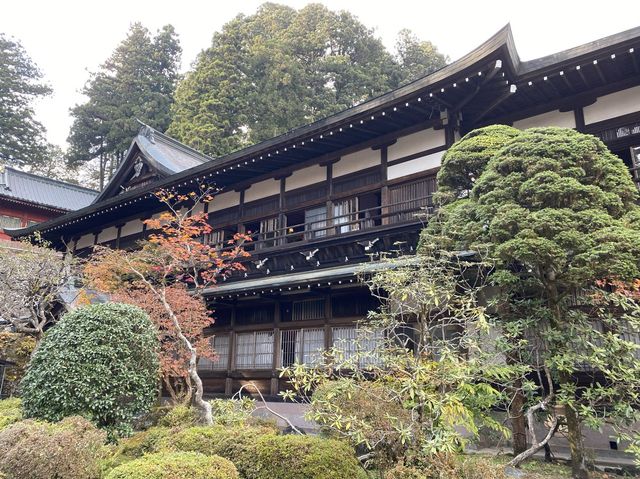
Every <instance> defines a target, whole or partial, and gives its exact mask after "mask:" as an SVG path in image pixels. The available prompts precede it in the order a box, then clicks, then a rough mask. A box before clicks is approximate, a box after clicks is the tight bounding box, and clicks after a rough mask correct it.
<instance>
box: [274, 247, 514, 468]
mask: <svg viewBox="0 0 640 479" xmlns="http://www.w3.org/2000/svg"><path fill="white" fill-rule="evenodd" d="M384 261H385V262H387V264H388V265H389V266H388V268H386V269H384V270H381V271H379V272H376V273H374V274H372V275H367V276H366V282H367V284H368V285H369V288H370V290H371V293H372V294H373V295H375V296H376V297H377V298H378V299H379V301H380V307H379V309H378V310H377V311H373V312H370V313H369V318H368V320H367V321H364V322H363V323H362V324H360V325H359V334H358V336H359V337H358V338H357V339H356V341H354V342H355V344H354V345H353V346H350V347H349V349H348V351H349V353H348V354H345V352H344V348H345V346H341V345H338V346H337V347H336V348H334V349H333V350H332V351H331V352H330V353H329V354H328V355H327V357H326V358H325V363H324V364H320V365H317V366H314V367H312V368H310V367H308V366H307V365H304V364H295V365H293V366H291V367H289V368H285V369H284V370H283V372H282V375H283V376H284V377H286V378H287V379H289V381H290V385H291V391H288V392H284V393H282V394H283V395H284V397H285V398H288V399H294V398H295V397H296V396H297V397H302V398H306V399H307V400H310V402H311V410H310V413H309V415H308V417H309V418H310V419H312V420H315V421H316V422H318V423H320V424H321V425H322V426H323V427H324V428H329V429H331V430H332V431H334V432H335V433H336V434H339V435H341V436H343V437H346V438H348V439H349V440H350V441H351V442H352V443H353V444H356V445H359V446H361V447H364V448H366V449H368V450H369V457H370V458H371V460H372V461H373V462H374V464H375V465H376V467H378V468H381V469H385V468H388V467H390V466H391V465H392V464H393V463H395V462H404V463H405V464H406V465H408V466H420V465H421V464H422V463H425V462H429V461H431V459H432V457H433V456H434V455H436V454H440V453H454V452H457V451H460V450H461V449H462V448H463V446H464V444H465V442H466V441H467V439H468V437H469V436H474V435H477V434H478V431H479V428H480V427H481V426H486V427H488V428H492V429H494V430H497V431H499V432H500V433H502V434H506V433H507V431H506V430H505V429H504V428H503V427H502V425H501V424H500V423H499V422H497V421H496V420H495V419H494V418H493V417H492V415H491V413H492V410H493V408H494V407H496V406H498V405H500V404H502V403H503V402H504V401H505V399H506V397H505V395H504V385H506V384H508V382H509V381H510V380H511V378H512V377H513V376H514V375H516V373H518V372H519V371H518V368H511V367H509V366H508V365H504V364H503V363H502V362H501V361H499V360H498V359H499V358H500V357H501V351H500V350H497V349H496V348H494V347H489V345H490V325H491V319H490V318H489V317H487V315H486V306H485V305H483V304H482V301H481V298H482V293H483V291H484V289H485V288H486V286H487V283H486V277H485V275H484V271H485V267H484V265H483V264H482V263H480V262H479V261H477V260H474V261H470V260H465V259H464V258H459V257H458V256H457V255H455V254H447V252H446V251H443V250H433V251H431V252H429V253H427V252H426V251H422V252H421V254H419V255H417V256H415V257H411V258H407V257H405V258H403V257H401V258H391V257H387V258H384ZM463 351H464V353H465V354H461V353H462V352H463ZM337 378H341V379H340V381H338V382H334V381H335V379H337ZM310 391H318V392H319V394H318V395H313V396H312V397H311V398H309V397H308V396H309V392H310ZM463 428H464V429H465V430H466V434H463V432H462V430H463Z"/></svg>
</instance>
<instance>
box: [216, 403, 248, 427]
mask: <svg viewBox="0 0 640 479" xmlns="http://www.w3.org/2000/svg"><path fill="white" fill-rule="evenodd" d="M209 403H210V404H211V414H212V415H213V422H214V424H220V425H222V426H243V425H246V424H248V423H250V422H251V421H252V419H253V418H252V416H251V413H252V412H253V411H254V410H255V408H256V406H255V401H254V400H253V399H251V398H241V399H213V400H211V401H209Z"/></svg>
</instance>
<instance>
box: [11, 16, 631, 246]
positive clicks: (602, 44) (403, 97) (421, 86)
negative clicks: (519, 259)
mask: <svg viewBox="0 0 640 479" xmlns="http://www.w3.org/2000/svg"><path fill="white" fill-rule="evenodd" d="M638 38H640V27H639V28H635V29H631V30H628V31H626V32H622V33H620V34H616V35H612V36H610V37H606V38H604V39H601V40H597V41H595V42H591V43H589V44H587V45H583V46H581V47H576V48H574V49H570V50H566V51H565V52H561V53H559V54H556V55H550V56H547V57H543V58H542V59H539V60H531V61H528V62H521V61H520V59H519V56H518V54H517V51H516V48H515V44H514V41H513V36H512V32H511V28H510V25H506V26H505V27H504V28H502V29H501V30H500V31H498V32H497V33H496V34H495V35H493V36H492V37H491V38H490V39H489V40H487V41H486V42H485V43H483V44H482V45H480V46H479V47H477V48H476V49H475V50H473V51H472V52H470V53H469V54H467V55H465V56H464V57H462V58H460V59H459V60H457V61H455V62H453V63H451V64H449V65H447V66H445V67H443V68H441V69H440V70H438V71H436V72H434V73H432V74H430V75H428V76H426V77H423V78H420V79H418V80H415V81H414V82H411V83H409V84H407V85H405V86H402V87H400V88H398V89H396V90H393V91H391V92H389V93H386V94H384V95H381V96H379V97H376V98H373V99H371V100H368V101H366V102H364V103H362V104H360V105H357V106H355V107H352V108H350V109H347V110H344V111H342V112H339V113H337V114H335V115H332V116H330V117H327V118H324V119H322V120H318V121H316V122H314V123H311V124H308V125H305V126H302V127H299V128H296V129H294V130H291V131H289V132H287V133H284V134H282V135H280V136H277V137H275V138H272V139H270V140H266V141H264V142H262V143H259V144H256V145H252V146H250V147H247V148H244V149H242V150H238V151H236V152H233V153H230V154H228V155H225V156H222V157H219V158H216V159H214V160H211V161H207V162H205V163H203V164H201V165H198V166H195V167H193V168H190V169H187V170H184V171H182V172H180V173H176V174H173V175H171V176H169V177H167V178H164V179H162V180H160V181H158V182H155V183H151V184H149V185H145V186H144V187H141V188H139V189H135V190H131V191H129V192H125V193H122V194H120V195H118V196H117V197H114V198H110V199H105V200H104V201H102V202H100V203H96V204H93V205H90V206H88V207H86V208H83V209H81V210H77V211H74V212H70V213H68V214H66V215H64V216H62V217H59V218H56V219H53V220H50V221H48V222H45V223H42V224H40V225H37V226H38V227H36V226H32V227H28V228H23V229H20V230H13V231H11V232H9V234H10V235H11V236H13V237H19V236H24V235H29V234H31V233H32V232H33V231H35V230H40V231H42V232H48V231H53V230H57V229H60V228H61V227H63V226H64V225H66V224H70V223H75V222H78V221H79V220H80V219H81V218H83V217H86V216H96V215H99V214H100V212H101V211H112V210H113V209H114V208H117V207H118V205H119V204H131V203H135V202H138V201H142V200H145V199H148V198H151V197H152V196H153V193H152V192H153V191H156V190H157V189H161V188H167V187H172V186H185V185H187V184H189V183H194V182H202V181H205V180H209V181H211V182H213V183H214V184H215V181H213V180H214V179H215V177H216V175H218V174H222V173H225V172H226V171H227V169H230V170H233V169H234V168H237V169H240V168H242V167H243V165H244V166H246V165H249V166H250V164H251V163H255V162H256V161H260V160H263V159H264V160H265V161H268V159H269V158H270V157H271V156H272V155H274V156H277V155H278V154H279V153H280V150H282V151H287V148H295V147H296V145H297V144H298V145H304V144H305V141H313V139H314V136H315V138H316V140H318V141H321V140H322V138H323V135H325V136H327V137H329V135H333V132H334V131H335V132H336V133H338V131H340V132H341V131H342V129H348V128H349V127H351V126H353V124H356V123H360V124H363V123H367V122H369V121H375V120H376V119H378V118H380V115H382V116H384V114H385V110H387V111H389V112H391V109H393V111H395V110H396V108H398V109H401V108H403V107H409V106H410V103H409V101H422V97H424V98H425V100H429V99H430V98H433V99H434V100H435V98H436V97H437V96H438V95H439V94H440V93H441V92H444V90H445V87H446V88H450V87H454V88H455V85H456V82H462V81H464V79H465V75H469V76H471V72H475V71H476V70H478V68H479V65H480V66H483V65H485V66H486V64H487V62H490V61H492V60H502V64H503V69H504V71H505V75H506V76H507V78H509V77H511V78H510V79H507V80H506V84H507V85H510V84H511V85H513V84H516V83H521V81H520V79H519V77H520V75H522V74H526V75H528V76H531V78H533V76H535V75H542V74H544V73H546V72H547V71H551V70H553V69H554V68H556V69H557V74H560V73H559V72H561V71H562V70H561V68H563V65H564V64H565V63H566V62H568V61H570V60H571V55H572V54H578V52H579V54H580V55H581V58H586V57H588V56H589V55H591V56H593V55H594V54H596V53H602V52H603V51H605V50H607V49H612V48H616V47H617V46H619V43H620V42H622V43H623V44H625V45H626V44H628V43H629V42H632V41H634V40H635V41H637V40H638ZM630 52H631V53H633V48H632V49H631V51H630ZM478 74H479V75H480V74H481V71H480V72H478ZM549 75H550V74H549ZM460 78H462V80H461V79H460ZM540 78H544V77H540ZM530 82H531V83H533V80H530ZM508 88H509V89H512V90H515V89H513V88H512V87H511V86H509V87H508ZM418 95H422V97H420V96H418ZM376 115H377V116H376ZM172 141H175V140H172ZM185 148H188V147H186V146H185Z"/></svg>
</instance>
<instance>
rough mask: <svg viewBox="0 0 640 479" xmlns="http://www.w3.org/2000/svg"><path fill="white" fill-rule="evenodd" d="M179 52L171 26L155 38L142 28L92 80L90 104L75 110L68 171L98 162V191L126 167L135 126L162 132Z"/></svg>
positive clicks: (135, 29)
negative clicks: (117, 170)
mask: <svg viewBox="0 0 640 479" xmlns="http://www.w3.org/2000/svg"><path fill="white" fill-rule="evenodd" d="M180 55H181V48H180V45H179V42H178V38H177V35H176V33H175V30H174V28H173V27H172V26H171V25H167V26H165V27H163V28H162V29H161V30H160V31H159V32H158V33H157V34H156V35H155V37H152V36H151V33H150V32H149V30H147V29H146V28H145V27H143V26H142V25H141V24H139V23H135V24H133V25H132V26H131V29H130V30H129V33H128V35H127V38H126V39H125V40H124V41H123V42H122V43H121V44H120V45H119V46H118V47H117V48H116V49H115V51H114V52H113V54H112V55H111V57H109V58H108V59H107V61H106V62H105V63H104V64H103V65H102V66H101V68H100V70H99V71H98V72H96V73H94V74H93V75H92V76H91V79H90V80H89V81H88V82H87V84H86V85H85V87H84V89H83V93H84V94H85V95H86V96H87V98H88V100H87V101H86V102H85V103H83V104H81V105H76V106H75V107H74V108H72V110H71V114H72V116H73V117H74V123H73V126H72V128H71V132H70V134H69V144H70V147H69V152H68V155H67V161H68V163H69V164H70V165H78V164H81V163H86V162H88V161H90V160H93V159H96V158H98V159H99V166H100V185H101V187H102V186H103V185H104V181H105V179H108V178H109V176H110V174H112V173H113V171H114V169H115V168H116V167H117V166H118V164H119V163H120V161H122V159H123V157H124V154H125V153H126V151H127V149H128V148H129V145H130V143H131V139H132V138H133V137H134V136H135V133H136V131H137V130H138V128H139V124H138V123H137V121H136V120H140V121H142V122H145V123H149V124H151V125H153V126H154V127H155V128H158V129H159V130H164V129H166V128H167V127H168V126H169V123H170V121H171V113H170V108H171V104H172V102H173V92H174V88H175V85H176V83H177V81H178V68H179V63H180Z"/></svg>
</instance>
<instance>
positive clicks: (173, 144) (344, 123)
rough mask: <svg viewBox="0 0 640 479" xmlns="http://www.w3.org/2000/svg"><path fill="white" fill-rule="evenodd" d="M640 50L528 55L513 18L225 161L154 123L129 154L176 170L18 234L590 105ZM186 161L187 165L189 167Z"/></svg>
mask: <svg viewBox="0 0 640 479" xmlns="http://www.w3.org/2000/svg"><path fill="white" fill-rule="evenodd" d="M637 53H640V27H637V28H634V29H631V30H627V31H625V32H621V33H617V34H615V35H611V36H609V37H606V38H602V39H600V40H596V41H593V42H590V43H588V44H585V45H582V46H579V47H575V48H571V49H569V50H565V51H563V52H559V53H556V54H553V55H548V56H545V57H541V58H538V59H535V60H530V61H524V62H523V61H521V60H520V58H519V56H518V53H517V51H516V48H515V44H514V42H513V36H512V33H511V28H510V26H509V25H507V26H505V27H504V28H502V29H501V30H500V31H498V32H497V33H496V34H495V35H493V36H492V37H491V38H490V39H488V40H487V41H486V42H485V43H483V44H482V45H480V46H479V47H477V48H476V49H474V50H473V51H471V52H470V53H468V54H467V55H465V56H463V57H462V58H460V59H459V60H456V61H454V62H452V63H450V64H449V65H447V66H445V67H443V68H441V69H440V70H438V71H436V72H434V73H431V74H430V75H427V76H425V77H423V78H420V79H418V80H415V81H413V82H411V83H409V84H407V85H404V86H402V87H400V88H398V89H396V90H393V91H390V92H389V93H386V94H384V95H381V96H379V97H377V98H373V99H371V100H369V101H366V102H364V103H362V104H360V105H357V106H354V107H352V108H350V109H347V110H344V111H342V112H339V113H337V114H335V115H332V116H330V117H327V118H324V119H322V120H319V121H316V122H314V123H311V124H308V125H305V126H302V127H300V128H296V129H294V130H291V131H289V132H287V133H285V134H282V135H280V136H277V137H275V138H272V139H270V140H267V141H264V142H262V143H259V144H256V145H253V146H250V147H248V148H245V149H242V150H239V151H236V152H233V153H230V154H228V155H225V156H222V157H219V158H215V159H211V158H208V157H206V156H204V155H201V154H199V153H198V152H195V150H192V149H191V148H188V147H187V146H185V145H182V144H180V143H179V142H177V141H176V140H173V139H171V138H169V137H167V136H165V135H162V134H160V133H157V132H153V130H151V129H149V130H151V131H152V132H153V133H152V136H154V137H155V138H156V144H155V145H147V144H146V143H145V141H146V140H144V138H141V137H140V135H138V137H136V139H135V140H134V143H133V144H132V150H130V152H132V151H133V149H134V148H139V149H140V151H141V152H142V154H143V155H144V156H145V157H147V158H148V159H150V161H155V162H156V164H157V165H159V167H163V166H164V167H167V171H166V173H168V176H166V177H165V178H162V179H160V180H158V181H156V182H154V183H152V184H149V185H146V186H144V187H141V188H138V189H133V190H131V191H125V192H122V193H120V194H119V195H117V196H113V191H111V197H109V196H110V194H107V193H106V192H103V193H102V194H101V195H100V197H99V198H98V199H97V200H96V202H95V203H94V204H92V205H91V206H89V207H86V208H83V209H81V210H79V211H75V212H72V213H69V214H66V215H64V216H62V217H59V218H56V219H54V220H51V221H48V222H46V223H42V224H40V225H38V226H37V227H30V228H25V229H22V230H15V231H12V232H11V233H10V234H11V235H12V236H21V235H26V234H30V233H32V232H33V231H34V230H35V229H39V230H40V231H42V232H43V234H46V235H47V236H48V237H50V238H52V239H55V238H59V236H60V235H65V236H67V237H70V236H73V235H75V234H79V233H82V232H83V231H86V228H87V224H88V223H87V221H92V220H90V218H93V217H95V216H102V218H101V219H100V222H101V223H103V224H106V223H108V222H110V221H116V220H117V219H119V218H122V217H124V216H127V215H133V214H136V212H139V211H141V210H142V209H146V210H148V209H152V208H153V207H154V206H157V203H156V199H155V197H154V196H153V191H155V190H156V189H158V188H166V187H172V186H173V187H183V188H188V187H189V186H188V185H189V184H190V183H194V182H200V181H205V180H206V181H209V182H211V183H214V184H215V185H216V186H217V187H219V188H224V187H226V186H229V185H234V187H237V186H238V185H242V184H249V182H251V181H255V180H256V178H259V179H263V178H267V177H269V175H273V173H274V172H275V171H277V170H279V169H282V168H285V167H287V166H291V165H296V164H301V163H305V162H316V163H317V162H318V161H322V160H324V159H331V158H335V157H336V156H339V155H340V154H341V152H344V151H345V150H346V149H348V148H351V147H353V146H354V145H358V147H359V148H365V147H370V146H377V145H380V144H383V143H384V142H385V141H386V142H388V141H391V140H392V139H394V138H396V137H397V136H401V135H403V134H408V133H409V132H412V131H417V130H418V129H420V128H426V127H430V126H431V127H435V128H442V127H444V126H446V125H452V124H454V125H455V127H456V129H457V130H459V131H460V132H461V133H465V132H466V131H470V130H471V129H473V128H476V127H479V126H484V125H486V124H491V123H502V122H505V121H509V120H508V119H510V120H511V121H513V119H514V118H516V119H519V118H525V117H527V116H533V115H536V114H539V113H543V112H544V111H547V110H548V109H549V108H548V107H547V106H546V105H549V104H553V105H555V106H554V108H555V109H558V108H559V107H563V106H562V105H564V107H568V108H572V107H573V106H574V105H576V104H581V103H580V102H582V104H588V103H587V102H588V101H593V100H595V98H593V97H594V95H596V96H597V95H598V94H606V93H607V92H610V91H615V89H624V88H629V87H630V86H635V85H637V84H640V67H639V66H638V65H639V63H640V60H639V59H636V55H637ZM544 108H547V110H544ZM505 118H506V119H507V120H505ZM146 128H148V127H146ZM143 136H144V135H143ZM163 148H165V150H164V151H163ZM174 155H175V156H174ZM165 162H169V163H170V164H169V165H167V164H165ZM125 163H126V162H125ZM190 164H192V165H193V166H191V167H189V165H190ZM129 167H130V166H129ZM183 167H185V168H186V169H182V170H181V168H183ZM122 171H123V173H122V175H124V169H123V170H122ZM119 173H120V172H119ZM116 177H118V173H117V174H116ZM116 177H114V181H113V182H112V183H111V184H113V185H114V186H113V188H117V187H118V181H119V179H118V178H120V177H118V178H116ZM111 184H110V185H111Z"/></svg>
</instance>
